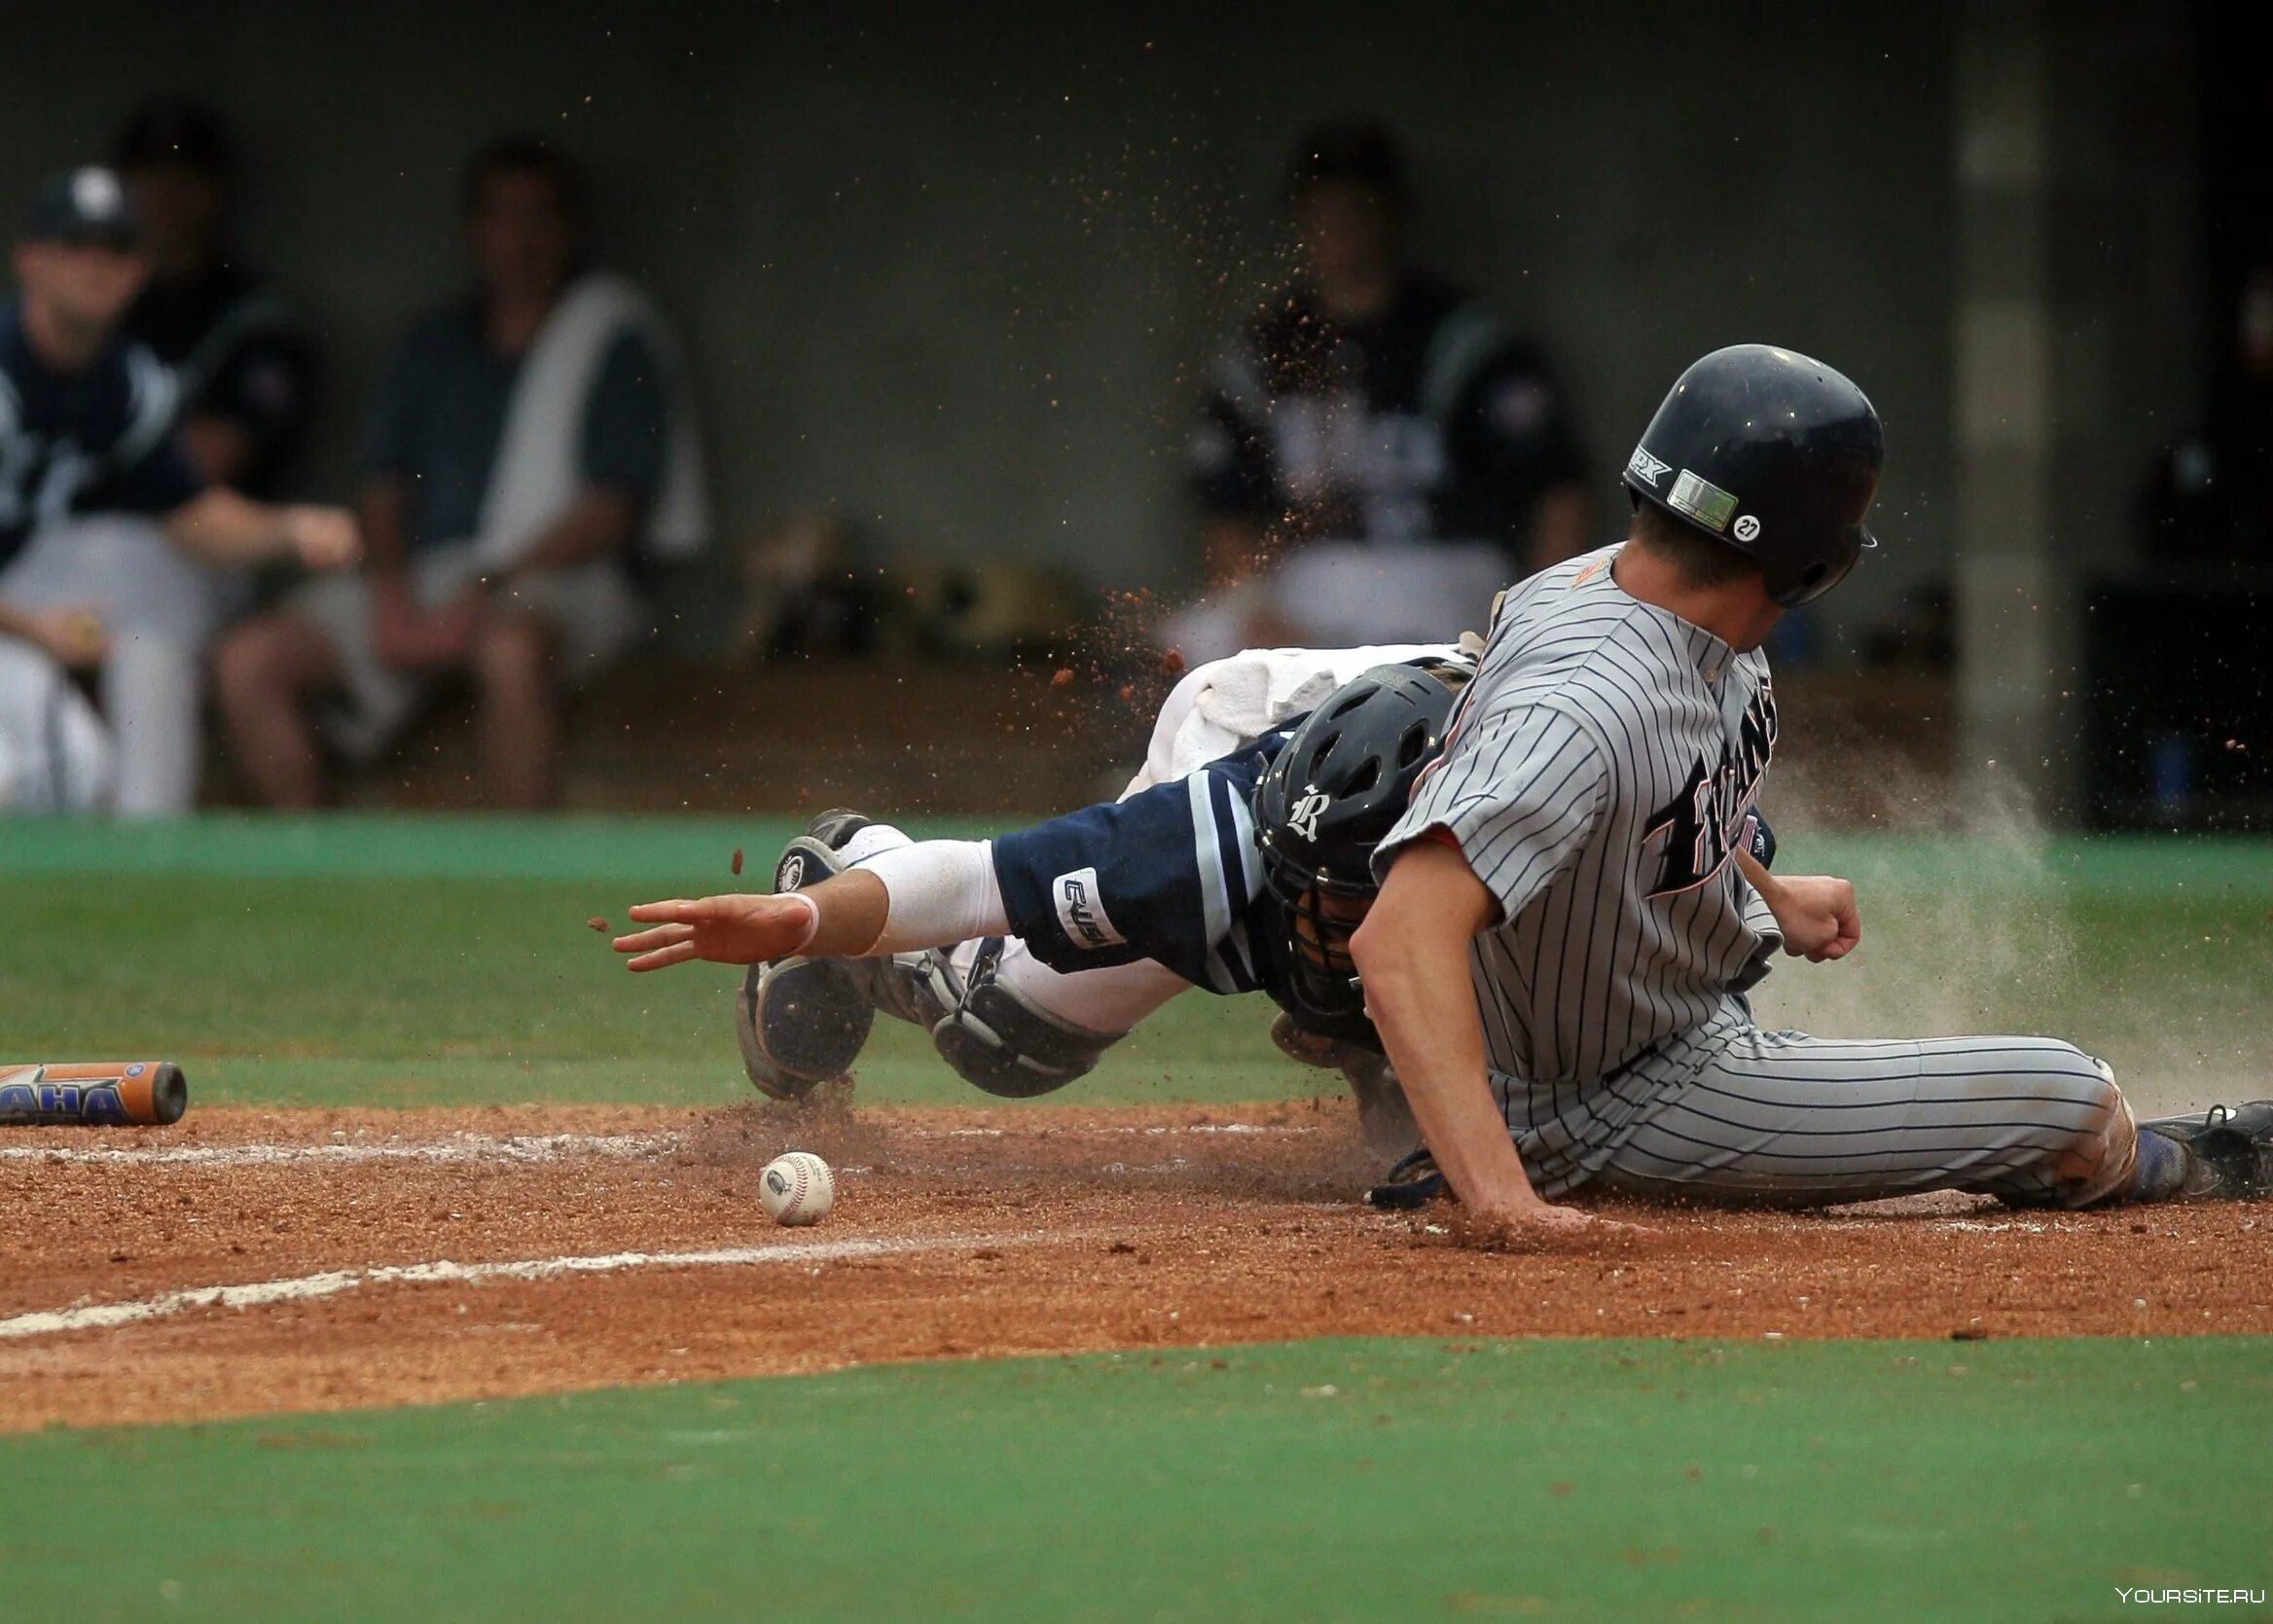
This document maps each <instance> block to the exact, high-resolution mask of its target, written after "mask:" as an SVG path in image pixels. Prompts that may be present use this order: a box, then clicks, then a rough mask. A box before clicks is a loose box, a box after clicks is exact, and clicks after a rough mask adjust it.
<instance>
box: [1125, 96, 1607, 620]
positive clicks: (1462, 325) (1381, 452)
mask: <svg viewBox="0 0 2273 1624" xmlns="http://www.w3.org/2000/svg"><path fill="white" fill-rule="evenodd" d="M1407 204H1408V198H1407V187H1406V181H1405V170H1404V163H1403V161H1402V159H1401V157H1400V155H1399V154H1398V152H1397V148H1396V145H1395V143H1394V141H1393V140H1392V138H1391V137H1390V136H1389V133H1388V132H1387V131H1386V130H1384V129H1382V128H1380V127H1379V126H1374V125H1370V124H1337V125H1330V126H1323V127H1321V128H1318V129H1316V130H1313V131H1312V132H1310V134H1309V135H1308V136H1306V137H1305V139H1304V140H1303V142H1302V144H1301V147H1300V149H1299V151H1298V152H1297V155H1296V160H1295V163H1294V170H1293V176H1292V195H1291V206H1292V212H1293V217H1294V226H1295V232H1296V235H1297V238H1298V244H1299V250H1300V253H1301V263H1302V270H1301V274H1300V277H1299V279H1298V280H1297V281H1296V282H1295V283H1294V284H1293V285H1292V286H1291V287H1289V288H1287V289H1285V290H1283V291H1282V292H1281V293H1280V294H1277V295H1275V296H1274V297H1273V298H1272V300H1271V302H1270V303H1269V304H1268V306H1267V307H1265V308H1264V310H1263V311H1262V312H1261V314H1260V315H1259V316H1258V317H1257V318H1256V319H1255V321H1254V323H1253V324H1252V326H1251V327H1250V328H1249V330H1248V331H1247V333H1246V334H1245V337H1244V339H1243V341H1242V342H1241V343H1240V344H1239V345H1238V346H1237V347H1236V348H1235V349H1234V350H1233V351H1232V352H1231V353H1230V354H1229V355H1228V356H1227V357H1226V358H1225V359H1224V360H1223V362H1222V363H1221V364H1220V366H1219V367H1218V369H1217V375H1216V381H1215V390H1214V393H1213V395H1212V397H1211V398H1210V400H1209V405H1208V411H1207V416H1206V419H1205V421H1204V422H1203V423H1202V424H1201V426H1200V428H1199V430H1198V432H1197V434H1196V436H1195V440H1194V458H1193V461H1194V485H1195V488H1196V490H1197V493H1198V496H1199V499H1200V502H1201V505H1202V507H1203V508H1204V509H1205V510H1206V513H1207V519H1206V523H1205V540H1206V550H1207V571H1208V581H1209V595H1208V596H1207V597H1206V598H1205V599H1203V601H1202V602H1201V603H1200V604H1198V605H1197V606H1195V607H1194V608H1192V609H1190V610H1187V611H1186V612H1185V613H1183V614H1182V615H1180V616H1177V617H1175V618H1174V619H1173V620H1172V621H1171V622H1170V623H1169V625H1168V626H1167V627H1166V628H1165V630H1164V632H1163V635H1164V637H1165V638H1166V640H1168V641H1169V642H1171V643H1172V644H1173V645H1174V646H1176V647H1178V648H1180V649H1181V650H1182V651H1183V652H1184V653H1185V655H1187V656H1188V657H1189V658H1190V659H1192V660H1193V661H1195V662H1198V661H1202V660H1210V659H1215V658H1217V657H1219V656H1222V655H1227V654H1230V653H1232V652H1233V651H1235V650H1237V649H1241V648H1245V647H1250V646H1255V645H1258V644H1274V643H1301V644H1307V645H1310V646H1314V647H1345V646H1349V645H1353V644H1360V643H1375V642H1396V641H1417V640H1419V639H1422V638H1425V637H1429V636H1441V635H1442V634H1443V631H1442V629H1443V628H1445V627H1448V626H1461V625H1472V624H1474V622H1475V621H1476V620H1477V619H1478V618H1479V617H1480V616H1481V614H1482V612H1483V609H1484V607H1485V605H1487V604H1489V603H1490V602H1491V600H1492V595H1493V594H1494V593H1496V592H1497V591H1498V590H1499V589H1500V588H1501V587H1503V586H1505V585H1506V584H1507V583H1508V582H1509V581H1511V580H1514V579H1516V578H1518V577H1520V576H1524V575H1529V574H1531V573H1532V572H1533V570H1536V569H1539V568H1541V567H1543V566H1545V565H1546V564H1548V563H1551V562H1554V561H1555V560H1556V559H1564V558H1569V556H1570V555H1572V554H1574V553H1576V552H1578V551H1579V550H1580V549H1581V548H1583V547H1584V546H1585V545H1586V543H1587V539H1588V538H1587V533H1586V528H1587V501H1586V497H1585V494H1584V491H1583V488H1582V487H1581V486H1580V484H1579V482H1580V479H1581V477H1582V476H1583V473H1584V461H1583V458H1582V457H1581V455H1580V453H1579V450H1578V446H1577V443H1576V440H1575V438H1574V436H1573V433H1572V429H1571V425H1570V423H1569V417H1568V415H1567V413H1566V411H1565V407H1564V403H1563V400H1562V398H1561V395H1560V393H1559V391H1558V390H1557V388H1556V386H1555V384H1554V382H1553V380H1552V379H1550V377H1549V376H1548V373H1547V370H1546V367H1545V365H1544V363H1543V362H1542V360H1541V359H1540V358H1539V356H1538V355H1537V354H1536V353H1535V352H1533V350H1532V349H1531V348H1530V347H1529V346H1527V345H1525V344H1523V343H1519V342H1517V341H1516V340H1515V339H1514V338H1512V337H1511V336H1510V335H1509V334H1508V333H1507V332H1506V331H1505V330H1504V329H1503V328H1502V327H1501V326H1500V325H1499V323H1498V322H1497V320H1496V319H1495V318H1494V317H1493V316H1492V315H1491V314H1490V313H1489V312H1488V311H1486V310H1485V309H1484V308H1483V307H1482V306H1480V305H1478V304H1476V303H1475V302H1473V301H1471V300H1470V299H1468V298H1467V297H1466V296H1465V295H1463V294H1461V292H1459V291H1458V290H1457V289H1454V288H1452V287H1450V286H1448V285H1447V284H1445V283H1443V282H1440V281H1438V280H1436V279H1435V278H1433V277H1430V276H1427V275H1425V274H1423V273H1421V272H1420V271H1414V270H1412V269H1411V268H1409V267H1408V266H1407V265H1406V263H1405V258H1404V229H1405V213H1406V208H1407Z"/></svg>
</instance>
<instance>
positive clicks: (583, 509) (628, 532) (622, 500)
mask: <svg viewBox="0 0 2273 1624" xmlns="http://www.w3.org/2000/svg"><path fill="white" fill-rule="evenodd" d="M639 513H640V504H639V499H638V498H637V497H635V496H631V495H629V494H627V493H626V492H624V491H621V490H608V489H603V488H601V487H598V486H587V487H585V488H584V489H583V490H582V491H581V492H579V493H578V495H577V497H576V499H575V500H574V501H572V502H570V503H569V504H568V506H567V507H566V508H565V509H563V510H562V511H561V513H560V514H559V517H558V518H556V519H554V520H553V521H552V523H548V524H547V525H546V526H545V527H544V529H543V530H541V531H539V532H538V534H537V536H536V538H535V539H534V540H533V541H531V542H530V543H529V547H528V551H527V552H526V553H524V554H523V556H522V559H521V561H520V562H519V563H518V564H516V565H515V566H514V567H515V568H517V569H568V568H571V567H573V566H574V565H576V564H580V563H585V562H588V561H589V560H591V559H597V558H604V557H605V556H606V555H608V554H610V553H613V552H616V551H618V550H620V549H621V548H623V547H625V546H628V545H629V544H630V543H631V537H632V535H633V534H634V533H635V531H636V530H637V528H638V524H639Z"/></svg>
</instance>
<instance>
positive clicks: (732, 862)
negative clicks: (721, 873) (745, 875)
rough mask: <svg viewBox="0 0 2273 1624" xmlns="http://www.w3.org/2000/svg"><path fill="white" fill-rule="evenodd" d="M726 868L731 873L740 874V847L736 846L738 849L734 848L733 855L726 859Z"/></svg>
mask: <svg viewBox="0 0 2273 1624" xmlns="http://www.w3.org/2000/svg"><path fill="white" fill-rule="evenodd" d="M726 866H727V868H728V869H729V870H731V871H732V872H733V873H736V874H740V872H741V848H740V847H739V846H738V847H736V848H734V855H733V856H732V857H730V858H728V859H727V863H726Z"/></svg>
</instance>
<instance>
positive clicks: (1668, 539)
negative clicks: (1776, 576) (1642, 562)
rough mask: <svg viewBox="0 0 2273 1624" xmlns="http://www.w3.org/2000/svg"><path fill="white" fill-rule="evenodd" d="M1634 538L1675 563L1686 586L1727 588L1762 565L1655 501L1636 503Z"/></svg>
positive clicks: (1757, 572)
mask: <svg viewBox="0 0 2273 1624" xmlns="http://www.w3.org/2000/svg"><path fill="white" fill-rule="evenodd" d="M1633 537H1634V539H1635V540H1636V541H1637V542H1639V543H1641V544H1642V546H1643V547H1646V548H1647V549H1649V551H1650V552H1652V553H1654V554H1656V555H1657V556H1658V557H1659V558H1661V559H1665V560H1666V561H1667V562H1668V563H1671V564H1672V565H1673V566H1674V568H1675V570H1676V571H1677V572H1678V574H1679V575H1680V578H1681V581H1682V583H1683V584H1684V585H1687V586H1691V587H1696V588H1699V589H1707V588H1712V587H1725V586H1728V585H1730V584H1731V583H1732V582H1736V581H1742V580H1743V579H1744V578H1745V577H1746V576H1748V575H1758V574H1759V573H1760V566H1759V565H1758V564H1756V563H1754V562H1753V561H1752V560H1751V559H1749V558H1747V557H1745V555H1744V554H1743V553H1741V552H1739V551H1738V550H1737V549H1736V548H1734V547H1731V546H1729V545H1728V543H1726V542H1725V541H1714V539H1713V538H1712V537H1711V536H1709V535H1707V534H1705V532H1704V531H1702V530H1698V529H1694V528H1692V527H1691V526H1689V525H1687V524H1684V523H1681V522H1680V521H1679V520H1678V519H1676V518H1674V517H1673V516H1672V515H1671V514H1669V513H1667V512H1666V511H1665V510H1664V509H1662V508H1660V507H1658V506H1657V505H1656V504H1654V503H1651V502H1636V503H1635V504H1634V528H1633Z"/></svg>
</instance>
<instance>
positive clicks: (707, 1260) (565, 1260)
mask: <svg viewBox="0 0 2273 1624" xmlns="http://www.w3.org/2000/svg"><path fill="white" fill-rule="evenodd" d="M1083 1239H1085V1236H1084V1235H1083V1234H1081V1233H1078V1232H1074V1231H1064V1232H1060V1233H1056V1234H1050V1235H1039V1234H1018V1235H929V1236H901V1237H893V1238H884V1239H875V1238H859V1239H848V1240H843V1241H783V1242H776V1243H775V1244H774V1245H770V1246H718V1247H712V1248H710V1249H707V1250H703V1251H684V1252H600V1253H596V1254H589V1255H583V1256H566V1257H540V1258H529V1259H524V1260H521V1261H516V1262H504V1263H452V1262H449V1261H447V1260H442V1261H437V1262H433V1263H388V1264H376V1265H374V1266H372V1267H371V1268H368V1269H332V1270H327V1271H325V1272H324V1273H322V1274H315V1275H301V1276H299V1277H297V1278H295V1279H292V1280H272V1281H252V1282H250V1283H248V1284H244V1285H199V1286H192V1287H190V1288H188V1289H186V1290H181V1291H166V1292H162V1293H160V1294H159V1295H158V1296H155V1297H141V1298H135V1299H132V1300H129V1301H126V1302H118V1303H84V1304H80V1305H78V1306H75V1307H72V1308H65V1309H54V1310H45V1311H41V1312H36V1313H31V1314H18V1315H13V1316H11V1317H8V1318H5V1319H0V1341H20V1340H21V1339H23V1338H26V1337H38V1336H59V1335H62V1334H64V1333H67V1332H71V1331H99V1330H110V1329H113V1328H115V1327H117V1326H120V1325H135V1324H142V1323H145V1322H147V1321H149V1320H153V1319H166V1318H171V1317H174V1316H176V1315H182V1314H189V1313H192V1312H194V1311H195V1310H198V1309H205V1308H233V1309H248V1308H264V1307H267V1306H269V1305H271V1304H273V1303H300V1302H310V1301H313V1300H316V1299H319V1298H324V1297H336V1296H338V1295H339V1294H340V1293H342V1292H343V1291H356V1290H360V1289H361V1288H362V1287H364V1286H367V1285H425V1284H432V1283H446V1284H457V1285H478V1284H481V1283H483V1282H484V1281H496V1280H551V1279H554V1278H556V1277H559V1276H561V1275H604V1274H612V1273H615V1272H617V1271H620V1270H625V1269H704V1268H744V1267H750V1266H754V1265H764V1264H784V1263H837V1262H843V1261H846V1260H848V1259H853V1258H866V1257H904V1256H908V1255H910V1254H913V1253H919V1252H939V1251H960V1250H966V1249H975V1248H981V1247H993V1248H996V1249H999V1248H1001V1247H1004V1246H1024V1245H1043V1244H1045V1243H1060V1244H1064V1243H1078V1242H1080V1241H1082V1240H1083Z"/></svg>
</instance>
